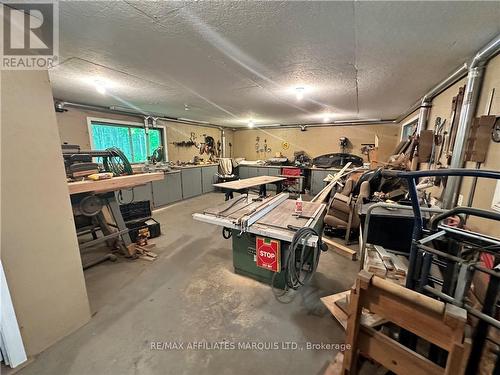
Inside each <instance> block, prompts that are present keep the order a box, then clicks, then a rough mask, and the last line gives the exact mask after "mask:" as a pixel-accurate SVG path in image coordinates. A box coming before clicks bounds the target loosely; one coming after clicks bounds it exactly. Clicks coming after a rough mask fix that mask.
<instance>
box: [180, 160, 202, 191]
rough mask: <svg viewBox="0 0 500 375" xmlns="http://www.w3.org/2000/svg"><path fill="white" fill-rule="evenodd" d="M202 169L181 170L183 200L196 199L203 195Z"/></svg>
mask: <svg viewBox="0 0 500 375" xmlns="http://www.w3.org/2000/svg"><path fill="white" fill-rule="evenodd" d="M201 169H202V168H201V167H197V168H185V169H181V178H182V199H187V198H191V197H195V196H197V195H200V194H201V193H202V191H203V190H202V188H201Z"/></svg>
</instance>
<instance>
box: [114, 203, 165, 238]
mask: <svg viewBox="0 0 500 375" xmlns="http://www.w3.org/2000/svg"><path fill="white" fill-rule="evenodd" d="M120 211H121V213H122V216H123V220H124V221H125V225H126V226H127V228H128V229H129V235H130V240H131V241H132V242H136V241H137V236H138V235H139V231H140V230H141V229H144V228H147V229H148V230H149V236H148V238H155V237H158V236H160V235H161V229H160V223H158V222H157V221H156V220H155V219H153V218H152V212H151V202H150V201H138V202H133V203H127V204H122V205H120Z"/></svg>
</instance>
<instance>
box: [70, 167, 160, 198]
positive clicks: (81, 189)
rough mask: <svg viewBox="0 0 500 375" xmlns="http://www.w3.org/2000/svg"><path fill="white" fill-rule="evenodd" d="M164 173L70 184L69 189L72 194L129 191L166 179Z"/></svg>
mask: <svg viewBox="0 0 500 375" xmlns="http://www.w3.org/2000/svg"><path fill="white" fill-rule="evenodd" d="M164 176H165V175H164V174H163V172H156V173H141V174H134V175H130V176H119V177H113V178H110V179H108V180H100V181H90V180H85V181H76V182H69V183H68V189H69V193H70V194H78V193H87V192H96V193H104V192H108V191H116V190H121V189H129V188H131V187H134V186H139V185H144V184H147V183H148V182H151V181H159V180H162V179H163V178H164Z"/></svg>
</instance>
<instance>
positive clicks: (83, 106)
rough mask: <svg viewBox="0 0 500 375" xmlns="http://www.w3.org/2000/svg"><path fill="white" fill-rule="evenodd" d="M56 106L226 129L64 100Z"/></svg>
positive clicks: (208, 124) (158, 115)
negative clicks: (150, 117)
mask: <svg viewBox="0 0 500 375" xmlns="http://www.w3.org/2000/svg"><path fill="white" fill-rule="evenodd" d="M55 103H56V105H62V107H73V108H80V109H84V110H88V111H98V112H106V113H114V114H117V115H124V116H131V117H137V118H140V119H141V120H143V121H144V118H145V117H149V116H154V118H155V119H157V120H162V121H170V122H176V123H179V124H189V125H193V126H202V127H207V128H214V129H219V130H222V129H224V127H223V126H220V125H215V124H210V123H207V124H205V123H199V122H196V121H187V120H180V119H178V118H176V117H167V116H164V115H161V114H156V113H154V114H147V113H139V112H133V111H122V110H119V109H113V108H110V107H103V106H99V105H92V104H82V103H75V102H67V101H64V100H55Z"/></svg>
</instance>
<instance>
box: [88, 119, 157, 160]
mask: <svg viewBox="0 0 500 375" xmlns="http://www.w3.org/2000/svg"><path fill="white" fill-rule="evenodd" d="M91 133H92V134H91V136H92V141H93V147H94V149H95V150H105V149H106V148H109V147H118V148H119V149H120V150H122V151H123V153H124V154H125V156H127V158H128V160H129V161H130V162H131V163H143V162H145V161H146V159H147V157H148V156H151V154H152V153H153V151H154V150H155V149H156V148H158V147H159V146H161V145H162V134H161V130H160V129H149V130H148V136H149V150H147V138H146V132H145V130H144V128H141V127H137V126H127V125H112V124H106V123H98V122H92V123H91Z"/></svg>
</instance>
